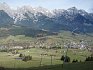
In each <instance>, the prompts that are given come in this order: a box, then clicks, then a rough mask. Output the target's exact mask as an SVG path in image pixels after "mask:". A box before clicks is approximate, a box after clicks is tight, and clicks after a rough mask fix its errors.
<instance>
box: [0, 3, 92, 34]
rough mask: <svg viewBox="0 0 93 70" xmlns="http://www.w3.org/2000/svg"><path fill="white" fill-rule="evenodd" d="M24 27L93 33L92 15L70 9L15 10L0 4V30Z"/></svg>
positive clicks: (24, 8)
mask: <svg viewBox="0 0 93 70" xmlns="http://www.w3.org/2000/svg"><path fill="white" fill-rule="evenodd" d="M11 27H24V28H31V29H35V30H43V31H49V32H60V31H61V30H66V31H71V32H77V33H93V13H88V12H86V11H85V10H82V9H77V8H76V7H71V8H68V9H66V10H65V9H54V10H47V9H45V8H42V7H37V8H32V7H31V6H23V7H20V8H17V9H16V10H13V9H11V8H10V7H9V6H8V5H7V4H6V3H0V28H11Z"/></svg>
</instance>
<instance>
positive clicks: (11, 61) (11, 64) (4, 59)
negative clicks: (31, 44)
mask: <svg viewBox="0 0 93 70" xmlns="http://www.w3.org/2000/svg"><path fill="white" fill-rule="evenodd" d="M64 50H65V49H58V50H57V51H58V52H57V53H56V50H53V49H52V50H46V49H40V48H32V49H25V50H19V53H22V54H25V55H31V56H32V60H31V61H27V62H24V61H22V60H20V59H16V58H18V57H19V54H16V55H14V54H12V53H6V52H0V67H5V68H10V69H11V68H19V69H20V68H24V69H26V68H31V67H32V68H36V67H40V66H43V67H44V66H49V65H51V57H50V54H54V55H56V56H55V57H53V59H52V65H59V66H60V64H62V63H63V62H62V61H61V60H60V58H61V56H62V55H64ZM73 51H76V54H75V53H73ZM42 53H47V54H48V55H47V56H42V65H40V61H41V56H40V54H42ZM90 54H91V53H90V52H88V51H87V50H85V51H82V50H76V49H69V50H68V56H69V57H70V58H71V61H72V60H73V59H78V61H80V60H81V61H82V62H84V60H85V58H86V57H87V56H89V55H90ZM66 65H67V66H68V67H69V65H68V64H66ZM78 65H79V64H78ZM81 66H82V65H81ZM50 67H51V66H50ZM50 70H51V69H50ZM67 70H68V69H67Z"/></svg>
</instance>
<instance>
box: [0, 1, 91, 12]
mask: <svg viewBox="0 0 93 70" xmlns="http://www.w3.org/2000/svg"><path fill="white" fill-rule="evenodd" d="M0 2H1V3H3V2H6V3H7V4H8V5H9V6H11V7H12V8H15V9H16V7H21V6H23V5H31V6H32V7H38V6H41V7H44V8H47V9H55V8H56V9H67V8H70V7H73V6H75V7H77V8H78V9H84V10H86V11H89V12H90V11H91V9H93V0H0Z"/></svg>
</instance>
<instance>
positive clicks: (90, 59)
mask: <svg viewBox="0 0 93 70" xmlns="http://www.w3.org/2000/svg"><path fill="white" fill-rule="evenodd" d="M85 61H93V56H89V57H87V58H86V60H85Z"/></svg>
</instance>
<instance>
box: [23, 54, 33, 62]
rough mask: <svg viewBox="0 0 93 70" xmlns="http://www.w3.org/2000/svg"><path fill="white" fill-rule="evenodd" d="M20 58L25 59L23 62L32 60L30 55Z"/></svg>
mask: <svg viewBox="0 0 93 70" xmlns="http://www.w3.org/2000/svg"><path fill="white" fill-rule="evenodd" d="M22 60H23V61H25V62H26V61H29V60H32V56H30V55H28V56H24V57H23V59H22Z"/></svg>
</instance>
